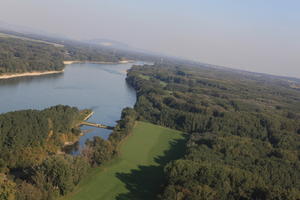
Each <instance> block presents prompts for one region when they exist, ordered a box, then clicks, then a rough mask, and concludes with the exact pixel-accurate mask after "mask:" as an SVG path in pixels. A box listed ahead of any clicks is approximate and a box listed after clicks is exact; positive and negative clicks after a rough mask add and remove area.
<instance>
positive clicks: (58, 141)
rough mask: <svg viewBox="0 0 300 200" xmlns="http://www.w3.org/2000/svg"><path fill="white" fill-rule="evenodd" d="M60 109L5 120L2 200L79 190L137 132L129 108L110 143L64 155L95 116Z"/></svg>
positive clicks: (0, 120)
mask: <svg viewBox="0 0 300 200" xmlns="http://www.w3.org/2000/svg"><path fill="white" fill-rule="evenodd" d="M90 112H91V111H90V110H82V111H80V110H78V109H77V108H75V107H69V106H63V105H58V106H54V107H50V108H47V109H44V110H41V111H39V110H22V111H15V112H9V113H5V114H1V115H0V199H1V200H54V199H57V198H59V197H60V196H63V195H66V194H67V193H69V192H71V191H73V190H74V188H75V186H76V185H77V184H78V183H79V182H80V180H81V179H82V178H83V176H84V175H85V174H86V173H87V172H88V170H89V169H90V168H92V167H98V166H101V165H102V164H103V163H105V162H107V161H109V160H111V159H113V158H115V157H116V156H117V155H118V154H119V150H118V144H119V143H120V142H121V140H122V139H124V138H125V137H126V136H127V135H128V134H129V133H130V132H131V130H132V128H133V126H134V123H135V120H136V113H135V111H134V110H133V109H131V108H125V109H124V110H123V112H122V115H121V120H119V122H118V124H117V125H116V127H115V129H114V130H113V132H112V133H111V135H110V137H109V139H108V140H104V139H102V138H100V137H94V138H93V139H92V140H90V141H87V142H86V146H85V148H84V149H83V150H82V151H81V153H80V154H79V155H76V156H75V155H69V154H67V153H65V152H63V151H62V150H63V148H64V146H65V142H75V141H77V140H78V136H80V135H81V131H80V129H79V126H78V124H80V122H81V121H82V120H83V119H84V118H85V116H87V114H88V113H90Z"/></svg>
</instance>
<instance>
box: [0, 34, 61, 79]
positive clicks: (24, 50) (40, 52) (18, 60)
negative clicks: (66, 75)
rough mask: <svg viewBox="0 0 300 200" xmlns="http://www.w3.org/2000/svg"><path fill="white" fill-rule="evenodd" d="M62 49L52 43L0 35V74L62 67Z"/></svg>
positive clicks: (57, 69)
mask: <svg viewBox="0 0 300 200" xmlns="http://www.w3.org/2000/svg"><path fill="white" fill-rule="evenodd" d="M63 58H64V54H63V52H62V49H61V48H59V47H55V46H53V45H49V44H44V43H38V42H32V41H26V40H21V39H14V38H4V37H0V75H1V74H7V73H24V72H33V71H60V70H62V69H63V68H64V64H63Z"/></svg>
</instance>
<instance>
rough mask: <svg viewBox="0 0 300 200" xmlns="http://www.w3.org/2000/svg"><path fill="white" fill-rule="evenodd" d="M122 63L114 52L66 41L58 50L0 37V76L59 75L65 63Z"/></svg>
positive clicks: (25, 40)
mask: <svg viewBox="0 0 300 200" xmlns="http://www.w3.org/2000/svg"><path fill="white" fill-rule="evenodd" d="M124 55H125V54H124ZM123 59H125V58H124V57H123V56H122V55H120V54H114V53H113V50H109V49H103V48H101V47H99V46H96V45H94V46H93V45H87V44H84V43H76V42H72V41H69V42H67V43H66V44H65V45H60V46H58V45H54V44H51V43H45V42H43V41H41V42H39V41H38V40H36V41H35V40H33V39H29V38H28V39H20V38H13V37H1V36H0V75H1V74H14V73H25V72H45V71H61V70H63V69H64V68H65V65H64V64H63V61H64V60H79V61H100V62H119V61H120V60H123Z"/></svg>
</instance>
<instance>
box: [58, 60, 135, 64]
mask: <svg viewBox="0 0 300 200" xmlns="http://www.w3.org/2000/svg"><path fill="white" fill-rule="evenodd" d="M63 63H64V64H65V65H71V64H76V63H79V64H80V63H92V64H127V63H134V60H123V61H119V62H104V61H90V60H66V61H63Z"/></svg>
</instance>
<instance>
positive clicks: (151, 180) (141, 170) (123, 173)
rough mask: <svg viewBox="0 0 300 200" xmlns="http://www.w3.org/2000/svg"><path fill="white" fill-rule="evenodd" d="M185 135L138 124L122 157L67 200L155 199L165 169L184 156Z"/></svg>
mask: <svg viewBox="0 0 300 200" xmlns="http://www.w3.org/2000/svg"><path fill="white" fill-rule="evenodd" d="M184 140H185V139H184V135H183V134H182V133H181V132H178V131H176V130H172V129H168V128H164V127H161V126H156V125H153V124H149V123H145V122H138V123H137V125H136V127H135V128H134V130H133V133H132V135H130V136H129V137H128V138H127V139H126V140H125V141H124V143H123V144H122V146H121V155H120V156H119V157H118V158H117V159H115V160H113V161H112V162H111V163H108V164H106V165H105V166H103V167H101V168H95V169H92V170H91V172H90V173H89V174H88V176H87V177H86V178H85V179H84V180H83V181H82V182H81V184H80V185H79V187H78V188H76V191H75V192H74V193H72V194H70V195H68V196H67V197H65V198H63V199H64V200H82V199H84V200H113V199H118V200H125V199H128V200H129V199H130V200H134V199H143V200H145V199H155V197H156V196H157V194H158V193H159V192H160V190H161V185H162V184H163V183H164V177H163V165H164V164H166V163H167V162H168V161H170V160H172V159H176V158H179V157H180V156H182V154H183V153H184V144H185V142H184Z"/></svg>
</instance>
